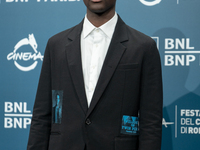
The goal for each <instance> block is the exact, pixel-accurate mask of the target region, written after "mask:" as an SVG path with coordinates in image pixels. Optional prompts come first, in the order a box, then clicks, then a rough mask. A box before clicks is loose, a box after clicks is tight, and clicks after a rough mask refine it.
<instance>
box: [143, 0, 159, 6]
mask: <svg viewBox="0 0 200 150" xmlns="http://www.w3.org/2000/svg"><path fill="white" fill-rule="evenodd" d="M139 1H140V2H141V3H142V4H144V5H146V6H154V5H157V4H159V3H160V2H161V1H162V0H139Z"/></svg>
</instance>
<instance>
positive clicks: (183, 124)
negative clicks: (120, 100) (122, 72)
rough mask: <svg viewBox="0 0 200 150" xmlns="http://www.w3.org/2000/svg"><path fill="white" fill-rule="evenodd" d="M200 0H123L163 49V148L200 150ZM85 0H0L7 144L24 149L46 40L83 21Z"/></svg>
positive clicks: (1, 104)
mask: <svg viewBox="0 0 200 150" xmlns="http://www.w3.org/2000/svg"><path fill="white" fill-rule="evenodd" d="M199 8H200V1H199V0H117V8H116V11H117V13H118V14H120V16H121V18H122V19H123V20H124V21H125V22H126V23H127V24H128V25H129V26H131V27H133V28H135V29H137V30H139V31H141V32H143V33H145V34H147V35H149V36H151V37H152V38H153V39H154V40H155V41H156V42H157V46H158V48H159V51H160V55H161V60H162V69H163V85H164V106H163V139H162V150H188V149H190V150H197V149H199V147H200V142H199V141H200V38H199V37H200V19H199V17H200V10H199ZM85 13H86V8H85V6H84V4H83V0H0V52H1V54H0V91H1V92H0V149H1V150H25V149H26V145H27V141H28V134H29V129H30V123H31V117H32V108H33V104H34V99H35V94H36V90H37V85H38V80H39V75H40V70H41V65H42V61H43V55H44V50H45V46H46V43H47V40H48V38H49V37H51V36H53V35H54V34H56V33H58V32H60V31H63V30H65V29H67V28H70V27H72V26H74V25H76V24H78V23H79V22H80V21H81V20H82V19H83V18H84V16H85Z"/></svg>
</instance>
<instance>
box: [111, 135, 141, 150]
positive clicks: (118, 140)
mask: <svg viewBox="0 0 200 150" xmlns="http://www.w3.org/2000/svg"><path fill="white" fill-rule="evenodd" d="M137 149H138V136H119V137H115V150H137Z"/></svg>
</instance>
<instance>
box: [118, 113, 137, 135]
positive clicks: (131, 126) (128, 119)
mask: <svg viewBox="0 0 200 150" xmlns="http://www.w3.org/2000/svg"><path fill="white" fill-rule="evenodd" d="M138 125H139V119H138V117H134V116H127V115H123V117H122V128H121V133H122V134H128V135H138V134H139V128H138V127H139V126H138Z"/></svg>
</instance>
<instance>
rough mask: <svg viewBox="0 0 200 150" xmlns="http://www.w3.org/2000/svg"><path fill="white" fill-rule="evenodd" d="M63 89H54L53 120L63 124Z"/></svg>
mask: <svg viewBox="0 0 200 150" xmlns="http://www.w3.org/2000/svg"><path fill="white" fill-rule="evenodd" d="M62 101H63V91H61V90H52V122H53V123H58V124H61V120H62Z"/></svg>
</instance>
